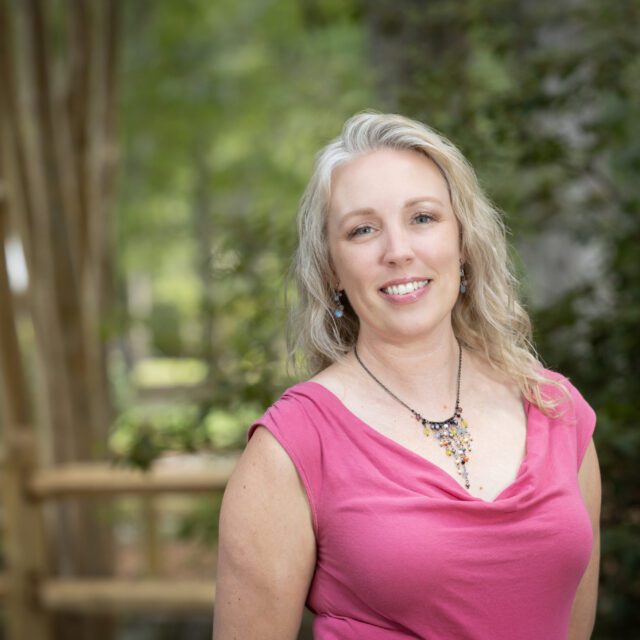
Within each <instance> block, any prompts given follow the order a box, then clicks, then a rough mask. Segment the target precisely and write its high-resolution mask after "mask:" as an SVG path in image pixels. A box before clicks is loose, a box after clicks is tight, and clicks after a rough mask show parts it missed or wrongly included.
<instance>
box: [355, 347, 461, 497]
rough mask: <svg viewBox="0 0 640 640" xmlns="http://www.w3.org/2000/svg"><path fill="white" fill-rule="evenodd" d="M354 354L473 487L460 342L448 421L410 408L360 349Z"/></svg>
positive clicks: (369, 373)
mask: <svg viewBox="0 0 640 640" xmlns="http://www.w3.org/2000/svg"><path fill="white" fill-rule="evenodd" d="M353 353H354V355H355V357H356V360H357V361H358V362H359V363H360V366H361V367H362V368H363V369H364V370H365V371H366V372H367V374H368V375H369V376H370V377H371V378H372V379H373V380H374V381H375V382H377V383H378V385H380V386H381V387H382V388H383V389H384V390H385V391H386V392H387V393H388V394H389V395H390V396H391V397H392V398H393V399H394V400H396V401H397V402H399V403H400V404H401V405H402V406H403V407H405V408H406V409H408V410H409V411H410V412H411V414H412V415H413V417H414V418H415V419H416V420H417V421H418V422H419V423H420V424H422V426H423V433H424V435H425V436H426V437H429V435H430V433H434V435H435V437H436V439H437V440H438V443H439V444H440V446H441V447H443V448H444V450H445V452H446V454H447V455H448V456H453V459H454V461H455V463H456V468H457V470H458V474H459V475H461V476H462V477H463V479H464V483H465V486H466V488H467V489H469V487H470V486H471V484H470V482H469V475H468V473H467V462H469V455H468V454H469V453H471V442H472V441H473V438H472V437H471V435H470V434H469V431H468V426H469V425H468V424H467V421H466V420H465V419H464V418H463V417H462V407H461V406H460V380H461V379H462V347H461V345H460V342H458V375H457V381H456V406H455V409H454V412H453V415H452V416H451V417H450V418H447V419H446V420H440V421H435V420H429V419H428V418H425V417H423V416H422V415H421V414H420V413H418V412H417V411H416V410H415V409H413V408H412V407H410V406H409V405H408V404H407V403H406V402H405V401H404V400H401V399H400V398H398V396H397V395H396V394H395V393H393V391H391V389H389V388H388V387H387V386H386V385H385V384H383V383H382V382H381V381H380V380H379V379H378V378H377V377H376V376H375V375H374V374H373V373H372V372H371V371H370V370H369V368H368V367H367V366H366V365H365V364H364V362H362V360H361V358H360V355H359V354H358V349H357V347H356V346H355V345H354V347H353Z"/></svg>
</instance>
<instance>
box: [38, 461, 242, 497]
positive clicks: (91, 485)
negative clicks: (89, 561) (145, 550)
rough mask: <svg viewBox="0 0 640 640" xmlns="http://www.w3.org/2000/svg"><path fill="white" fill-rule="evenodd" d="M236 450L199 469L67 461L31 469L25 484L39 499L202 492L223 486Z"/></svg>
mask: <svg viewBox="0 0 640 640" xmlns="http://www.w3.org/2000/svg"><path fill="white" fill-rule="evenodd" d="M238 458H239V454H236V455H233V456H229V457H228V458H223V459H220V460H219V461H216V463H215V467H212V468H211V469H207V470H203V471H184V470H179V471H178V470H175V471H174V470H153V469H152V470H151V471H148V472H144V471H140V470H137V469H128V468H122V467H114V466H113V465H110V464H109V463H102V462H92V463H84V462H78V463H69V464H65V465H61V466H58V467H54V468H51V469H40V470H37V471H35V473H34V474H33V476H32V478H31V481H30V483H29V486H28V492H29V494H30V495H31V497H33V498H35V499H39V500H43V499H49V498H54V497H62V496H78V497H81V496H95V495H101V494H102V495H106V496H109V495H117V494H132V493H137V494H149V493H197V492H200V493H204V492H209V491H220V490H222V489H224V487H225V486H226V484H227V481H228V480H229V477H230V476H231V472H232V471H233V469H234V468H235V466H236V463H237V461H238Z"/></svg>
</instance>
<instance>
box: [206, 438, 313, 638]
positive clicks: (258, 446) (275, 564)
mask: <svg viewBox="0 0 640 640" xmlns="http://www.w3.org/2000/svg"><path fill="white" fill-rule="evenodd" d="M315 554H316V545H315V536H314V532H313V525H312V517H311V510H310V507H309V503H308V500H307V496H306V492H305V490H304V487H303V485H302V483H301V481H300V478H299V476H298V473H297V471H296V468H295V466H294V464H293V462H292V461H291V459H290V458H289V456H288V455H287V453H286V452H285V450H284V449H283V448H282V446H281V445H280V444H279V443H278V441H277V440H276V439H275V437H274V436H273V435H272V434H271V433H269V432H268V431H267V429H265V428H264V427H259V428H258V429H256V431H255V433H254V434H253V437H252V438H251V439H250V440H249V443H248V444H247V447H246V448H245V450H244V452H243V454H242V456H241V457H240V460H239V462H238V465H237V467H236V469H235V470H234V472H233V474H232V476H231V478H230V479H229V482H228V484H227V488H226V490H225V494H224V498H223V501H222V508H221V512H220V525H219V543H218V574H217V581H216V602H215V614H214V631H213V633H214V638H215V640H231V639H234V638H247V639H251V640H254V639H255V640H257V639H260V640H267V639H272V638H273V639H274V640H275V639H278V640H284V639H287V638H292V639H293V638H296V637H297V633H298V630H299V627H300V621H301V618H302V612H303V608H304V603H305V600H306V597H307V592H308V589H309V585H310V583H311V579H312V577H313V571H314V567H315Z"/></svg>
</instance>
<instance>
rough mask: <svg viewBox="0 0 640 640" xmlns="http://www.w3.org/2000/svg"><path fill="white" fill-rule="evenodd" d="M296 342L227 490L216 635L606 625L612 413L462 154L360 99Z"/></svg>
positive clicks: (470, 633)
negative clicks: (574, 356)
mask: <svg viewBox="0 0 640 640" xmlns="http://www.w3.org/2000/svg"><path fill="white" fill-rule="evenodd" d="M295 273H296V277H297V284H298V294H299V295H298V308H297V309H296V310H295V313H294V314H293V317H292V322H293V324H292V330H291V338H292V352H293V353H298V354H300V353H301V354H302V355H303V356H304V357H305V358H306V363H307V365H308V369H309V372H310V376H311V377H310V378H309V379H307V380H306V381H304V382H301V383H300V384H297V385H295V386H293V387H292V388H290V389H288V390H287V391H286V392H285V393H284V395H283V396H282V397H281V398H280V399H279V400H278V401H277V402H275V403H274V404H273V405H272V406H271V407H270V408H269V409H268V411H267V412H266V413H265V414H264V416H263V417H262V418H261V419H260V420H258V421H257V422H256V423H255V424H254V425H252V426H251V428H250V430H249V433H248V444H247V447H246V449H245V451H244V454H243V455H242V458H241V460H240V462H239V464H238V467H237V469H236V470H235V472H234V474H233V476H232V478H231V480H230V482H229V484H228V487H227V490H226V493H225V497H224V501H223V507H222V512H221V517H220V547H219V550H220V558H219V572H218V579H217V597H216V606H215V615H214V638H215V639H216V640H231V639H232V638H238V639H239V638H242V639H243V640H244V639H247V640H248V639H265V640H266V639H274V640H276V639H277V640H285V639H294V638H296V637H297V633H298V630H299V626H300V621H301V615H302V611H303V607H304V606H305V604H306V606H307V607H308V608H309V609H310V610H311V611H313V612H314V613H315V614H316V618H315V620H314V638H316V639H317V640H362V639H366V640H396V639H397V640H400V639H408V638H424V639H428V640H442V639H444V638H447V639H449V638H451V639H466V640H469V639H472V640H488V639H490V640H525V639H527V640H540V639H542V638H544V640H566V639H567V638H571V639H572V640H586V639H587V638H589V637H590V634H591V630H592V628H593V623H594V617H595V606H596V596H597V582H598V567H599V559H598V558H599V524H598V523H599V511H600V476H599V468H598V461H597V457H596V451H595V448H594V444H593V440H592V433H593V430H594V427H595V415H594V412H593V410H592V409H591V407H590V406H589V405H588V404H587V403H586V401H585V400H584V399H583V398H582V396H581V395H580V393H579V392H578V391H577V390H576V389H575V388H574V387H573V385H572V384H571V383H570V382H569V381H568V380H567V379H566V378H564V377H563V376H561V375H559V374H557V373H553V372H551V371H548V370H546V369H544V368H543V367H542V365H541V364H540V362H539V361H538V359H537V358H536V355H535V353H534V351H533V348H532V346H531V343H530V324H529V319H528V317H527V314H526V312H525V311H524V309H523V308H522V307H521V305H520V304H519V303H518V299H517V295H516V282H515V281H514V277H513V275H512V272H511V270H510V266H509V262H508V259H507V250H506V242H505V231H504V228H503V225H502V223H501V221H500V217H499V216H498V214H497V213H496V211H495V209H494V208H493V207H492V206H491V204H490V203H489V201H488V200H487V198H486V197H485V196H484V195H483V193H482V191H481V189H480V187H479V185H478V182H477V180H476V177H475V175H474V172H473V170H472V169H471V167H470V166H469V164H468V163H467V162H466V161H465V159H464V158H463V157H462V155H461V153H460V152H459V151H458V150H457V149H456V148H455V147H454V146H453V145H452V144H451V143H450V142H448V141H447V140H445V139H444V138H443V137H442V136H440V135H438V134H437V133H436V132H434V131H433V130H431V129H430V128H428V127H427V126H425V125H423V124H421V123H418V122H415V121H412V120H409V119H407V118H404V117H401V116H398V115H386V114H375V113H364V114H358V115H356V116H354V117H353V118H351V119H350V120H349V121H347V122H346V124H345V126H344V129H343V131H342V134H341V136H340V137H339V138H337V139H336V140H334V141H333V142H332V143H331V144H329V145H328V146H327V147H326V148H325V149H323V150H322V151H321V152H320V154H319V155H318V157H317V161H316V166H315V171H314V174H313V176H312V178H311V181H310V183H309V186H308V188H307V191H306V193H305V196H304V198H303V200H302V203H301V208H300V212H299V249H298V252H297V255H296V259H295Z"/></svg>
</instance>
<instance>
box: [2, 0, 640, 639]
mask: <svg viewBox="0 0 640 640" xmlns="http://www.w3.org/2000/svg"><path fill="white" fill-rule="evenodd" d="M638 33H640V5H639V4H638V3H637V2H636V1H635V0H617V1H616V2H611V1H610V0H537V1H536V2H530V1H527V0H467V1H466V2H456V1H454V0H422V1H419V0H393V1H391V0H371V1H368V2H367V1H365V0H182V1H181V2H172V1H170V0H75V1H73V2H72V1H71V0H0V151H1V154H0V239H1V240H2V243H0V244H2V245H3V246H4V258H5V259H4V260H3V261H0V263H1V265H0V280H1V281H0V314H1V315H0V318H1V322H2V324H1V325H0V331H1V335H0V340H1V341H2V342H1V344H0V358H1V360H0V364H1V369H0V371H1V377H0V382H1V384H2V387H1V389H0V403H1V405H0V406H1V409H2V412H1V414H0V415H1V419H2V434H1V441H2V447H3V462H2V470H3V483H2V494H0V509H1V521H0V530H1V531H2V537H1V539H2V545H1V549H0V551H1V553H2V560H3V565H2V571H3V574H2V576H0V614H1V615H2V622H3V627H2V633H3V634H4V635H2V636H0V637H9V638H12V639H21V638H29V639H30V640H31V639H33V640H39V639H47V640H48V639H49V638H56V639H59V638H74V640H76V639H78V640H82V639H84V638H87V639H88V638H92V639H93V638H104V639H105V640H106V639H107V638H113V639H117V640H125V639H126V640H152V639H153V640H160V639H162V640H174V639H176V640H177V639H188V640H200V639H201V638H202V639H205V638H207V639H208V638H210V637H211V610H212V604H213V598H214V591H213V585H214V581H215V574H216V541H217V521H218V510H219V505H220V499H221V490H222V488H223V487H224V482H225V479H226V478H227V477H228V474H229V472H230V469H231V468H232V467H233V463H234V461H235V460H236V459H237V454H238V452H239V450H241V449H242V447H243V445H244V439H245V433H246V429H247V427H248V425H249V424H250V422H251V421H252V420H253V419H254V418H256V417H258V416H259V415H261V413H262V412H263V411H264V409H265V408H266V407H267V406H268V405H269V404H270V403H271V402H272V401H273V400H274V399H276V398H277V397H278V396H279V395H280V393H281V392H282V391H283V390H284V389H285V388H286V387H287V386H288V385H290V384H291V383H292V382H293V379H292V378H291V377H290V374H289V373H288V372H287V368H286V365H285V358H286V351H285V344H284V337H285V318H286V313H285V306H284V293H285V288H286V281H285V276H286V272H287V269H288V266H289V262H290V259H291V256H292V252H293V250H294V246H295V224H294V217H295V211H296V206H297V202H298V200H299V198H300V196H301V193H302V190H303V189H304V186H305V184H306V181H307V179H308V177H309V176H310V172H311V168H312V163H313V157H314V154H315V153H316V151H317V150H318V149H319V148H320V147H321V146H323V145H324V144H326V143H327V142H328V141H329V140H330V139H331V138H333V137H335V136H336V135H337V134H338V133H339V131H340V128H341V125H342V123H343V122H344V120H345V119H346V118H347V117H349V116H350V115H352V114H353V113H354V112H357V111H360V110H364V109H376V110H379V111H392V112H399V113H402V114H405V115H408V116H410V117H414V118H417V119H420V120H422V121H424V122H426V123H427V124H429V125H431V126H432V127H434V128H435V129H437V130H439V131H440V132H442V133H443V134H444V135H445V136H447V137H448V138H450V139H451V140H452V141H453V142H454V143H455V144H457V145H458V146H459V147H460V148H461V150H462V151H463V153H464V154H465V155H466V156H467V158H468V159H469V160H470V161H471V163H472V164H473V165H474V167H475V169H476V171H477V173H478V175H479V177H480V180H481V182H482V184H483V185H484V187H485V189H486V191H487V192H488V193H489V195H490V197H491V198H492V199H493V200H494V201H495V202H496V204H497V205H498V207H499V208H500V209H501V210H502V211H503V212H504V215H505V219H506V221H507V224H508V226H509V229H510V241H511V243H512V250H513V255H514V258H515V260H516V263H517V264H518V268H519V271H520V277H521V280H522V293H523V296H524V299H525V301H526V305H527V307H528V309H529V311H530V313H531V315H532V318H533V322H534V327H535V341H536V345H537V348H538V350H539V353H540V355H541V357H542V359H543V361H544V362H545V364H546V365H547V366H548V367H550V368H552V369H557V370H559V371H562V372H563V373H564V374H566V375H568V376H569V377H570V378H571V379H572V381H573V382H574V384H575V385H576V386H577V387H578V388H579V389H580V390H581V391H582V392H583V395H584V396H585V397H586V398H587V399H588V401H589V402H590V403H591V404H592V405H593V407H594V408H595V409H596V412H597V414H598V424H597V428H596V433H595V440H596V445H597V448H598V452H599V456H600V462H601V467H602V475H603V511H602V566H601V578H600V593H599V605H598V617H597V623H596V631H595V633H594V636H593V637H594V638H596V639H598V640H613V639H617V638H620V637H631V636H633V632H632V631H630V630H632V629H634V628H636V629H637V628H638V625H639V623H640V613H639V611H640V607H639V606H638V605H639V604H640V581H639V578H638V576H639V575H640V506H639V501H638V497H639V494H638V491H639V490H638V486H639V484H640V474H639V472H638V460H639V459H640V429H639V428H638V426H637V424H636V423H637V416H638V410H639V409H640V406H639V402H638V398H639V397H640V356H639V353H640V351H639V347H640V324H639V323H640V279H639V275H640V249H639V247H640V213H639V208H640V180H639V179H638V176H639V175H640V38H639V37H638ZM139 470H150V471H149V473H151V474H153V478H154V479H153V480H149V483H148V484H144V482H145V481H144V480H141V478H143V476H142V472H141V471H139ZM101 474H102V475H101ZM163 474H164V475H163ZM540 613H541V615H544V612H540ZM310 624H311V616H310V615H309V614H306V615H305V620H304V623H303V629H302V630H301V635H300V637H301V638H310V637H311V636H310V633H309V629H310Z"/></svg>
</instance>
